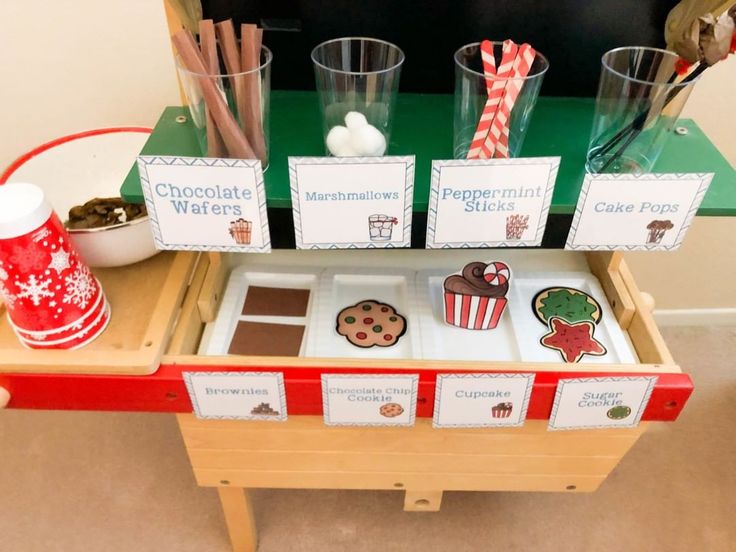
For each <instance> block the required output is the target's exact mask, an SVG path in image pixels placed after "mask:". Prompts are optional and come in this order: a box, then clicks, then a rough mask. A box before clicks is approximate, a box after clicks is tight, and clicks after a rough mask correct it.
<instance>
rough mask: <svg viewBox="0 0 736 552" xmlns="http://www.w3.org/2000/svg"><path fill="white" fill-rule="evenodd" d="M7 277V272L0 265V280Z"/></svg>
mask: <svg viewBox="0 0 736 552" xmlns="http://www.w3.org/2000/svg"><path fill="white" fill-rule="evenodd" d="M0 264H2V263H0ZM7 279H8V273H7V272H5V269H4V268H3V267H1V266H0V280H7Z"/></svg>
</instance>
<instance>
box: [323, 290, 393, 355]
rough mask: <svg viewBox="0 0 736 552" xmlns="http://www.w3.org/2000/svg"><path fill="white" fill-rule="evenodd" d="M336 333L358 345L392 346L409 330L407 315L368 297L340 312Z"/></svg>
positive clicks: (365, 346) (366, 346)
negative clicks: (404, 315) (405, 316)
mask: <svg viewBox="0 0 736 552" xmlns="http://www.w3.org/2000/svg"><path fill="white" fill-rule="evenodd" d="M337 333H339V334H340V335H342V336H345V337H346V338H347V340H348V341H349V342H350V343H352V344H353V345H355V346H356V347H363V348H368V347H373V346H374V345H375V346H378V347H390V346H391V345H395V344H396V343H397V342H398V341H399V338H400V337H401V336H402V335H404V334H405V333H406V318H404V317H403V316H401V315H400V314H399V313H397V312H396V309H395V308H393V307H392V306H391V305H387V304H386V303H379V302H378V301H374V300H365V301H361V302H360V303H357V304H356V305H352V306H350V307H345V308H344V309H342V310H341V311H340V313H339V314H338V315H337Z"/></svg>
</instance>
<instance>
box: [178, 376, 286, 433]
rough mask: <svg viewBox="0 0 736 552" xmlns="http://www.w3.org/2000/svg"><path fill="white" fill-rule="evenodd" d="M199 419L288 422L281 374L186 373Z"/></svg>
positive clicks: (193, 404) (186, 380)
mask: <svg viewBox="0 0 736 552" xmlns="http://www.w3.org/2000/svg"><path fill="white" fill-rule="evenodd" d="M183 376H184V383H185V384H186V386H187V391H188V392H189V398H190V399H191V401H192V406H193V407H194V413H195V414H196V416H197V418H203V419H213V420H267V421H276V422H283V421H285V420H286V392H285V391H284V375H283V374H282V373H281V372H184V373H183Z"/></svg>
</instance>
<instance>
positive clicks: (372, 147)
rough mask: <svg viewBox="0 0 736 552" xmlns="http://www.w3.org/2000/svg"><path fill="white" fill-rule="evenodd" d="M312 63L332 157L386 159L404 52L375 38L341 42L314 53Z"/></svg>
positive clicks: (320, 48)
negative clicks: (383, 157) (381, 157)
mask: <svg viewBox="0 0 736 552" xmlns="http://www.w3.org/2000/svg"><path fill="white" fill-rule="evenodd" d="M312 61H313V62H314V75H315V79H316V82H317V93H318V95H319V102H320V109H321V112H322V126H323V131H324V138H325V151H326V152H327V154H329V155H335V156H338V157H349V156H380V155H384V154H386V153H387V151H388V144H389V142H390V139H391V123H392V118H393V110H394V106H395V104H396V95H397V93H398V90H399V77H400V76H401V65H402V64H403V63H404V52H402V51H401V49H400V48H398V47H397V46H395V45H394V44H391V43H389V42H385V41H383V40H378V39H375V38H361V37H348V38H336V39H334V40H328V41H327V42H323V43H322V44H320V45H318V46H317V47H315V48H314V50H312ZM349 113H351V115H350V116H349V117H348V120H347V121H346V116H347V115H348V114H349ZM352 113H358V114H360V115H353V114H352ZM363 117H364V118H365V119H363ZM336 127H338V130H333V129H335V128H336ZM370 127H373V129H371V128H370ZM343 129H344V130H343ZM376 129H377V131H378V132H376V131H375V130H376ZM331 131H332V132H331Z"/></svg>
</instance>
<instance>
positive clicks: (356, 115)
mask: <svg viewBox="0 0 736 552" xmlns="http://www.w3.org/2000/svg"><path fill="white" fill-rule="evenodd" d="M367 124H368V119H366V118H365V115H363V114H362V113H360V112H359V111H350V112H348V114H347V115H345V126H346V127H348V128H349V129H350V130H355V129H358V128H360V127H364V126H365V125H367Z"/></svg>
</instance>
